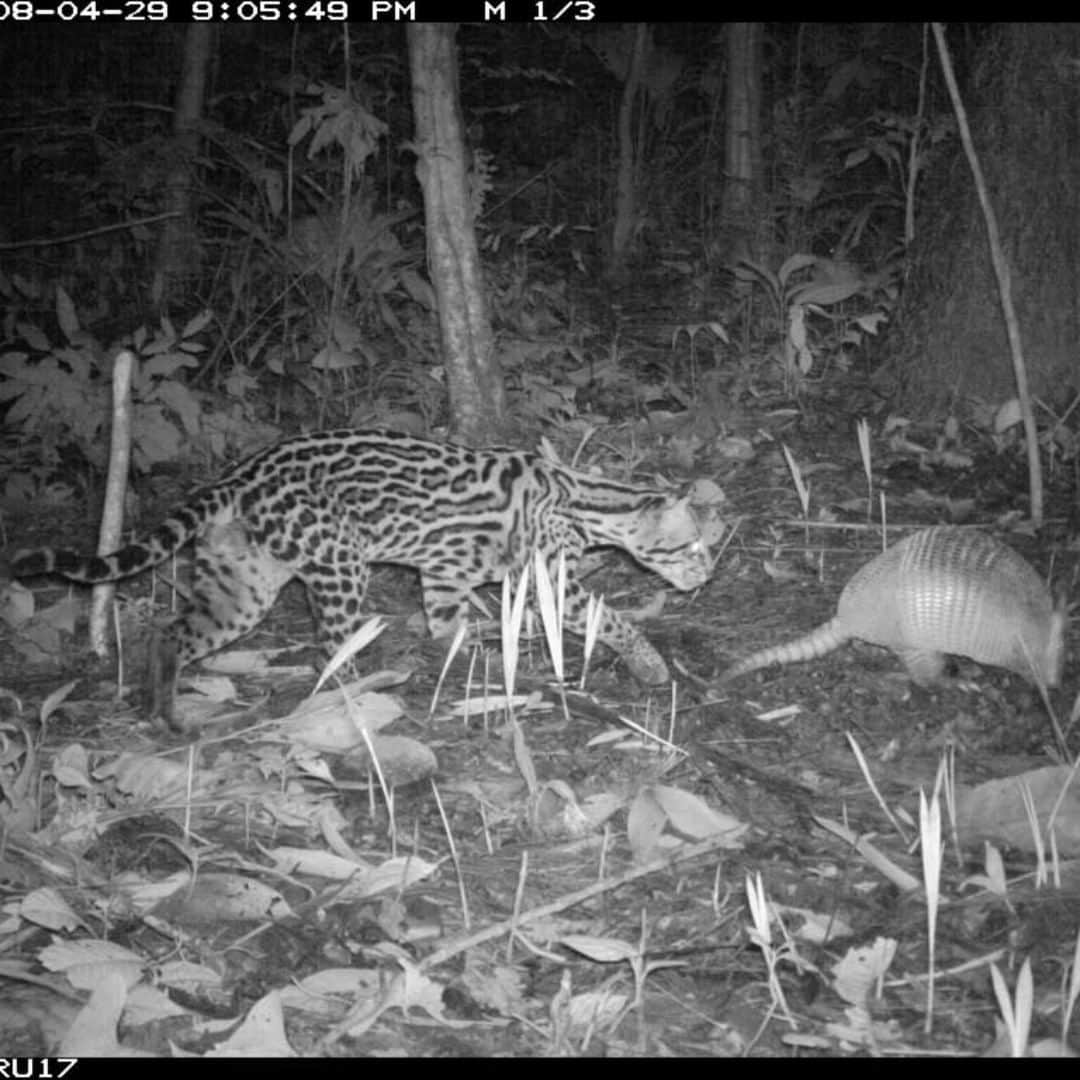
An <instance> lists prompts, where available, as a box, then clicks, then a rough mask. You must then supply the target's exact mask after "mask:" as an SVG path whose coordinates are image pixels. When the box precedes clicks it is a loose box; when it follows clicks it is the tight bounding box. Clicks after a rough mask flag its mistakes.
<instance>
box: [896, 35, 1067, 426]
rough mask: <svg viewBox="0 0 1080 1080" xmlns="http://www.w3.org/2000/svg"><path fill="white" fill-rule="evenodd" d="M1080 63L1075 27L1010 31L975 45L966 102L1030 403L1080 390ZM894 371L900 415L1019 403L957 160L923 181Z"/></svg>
mask: <svg viewBox="0 0 1080 1080" xmlns="http://www.w3.org/2000/svg"><path fill="white" fill-rule="evenodd" d="M1077 55H1080V26H1077V25H1076V24H1057V25H1049V24H1039V23H1010V24H1005V25H1002V26H1001V27H1000V28H999V29H996V30H995V31H994V32H993V33H992V34H991V35H990V36H988V37H987V39H986V40H985V42H984V43H983V45H982V47H981V50H980V54H979V58H978V61H977V63H976V65H975V68H974V75H973V78H972V79H971V80H970V81H969V84H968V85H966V86H961V93H962V94H963V95H964V96H965V100H966V102H967V108H968V114H969V116H970V117H971V123H972V133H973V138H974V142H975V150H976V152H977V153H978V155H979V157H980V160H981V162H982V166H983V170H984V172H985V174H986V178H987V184H988V186H989V189H990V199H991V202H992V204H993V206H994V210H995V213H996V215H997V218H998V223H999V225H1000V228H1001V236H1002V242H1003V246H1004V249H1005V256H1006V258H1007V259H1008V261H1009V265H1010V268H1011V271H1012V289H1013V297H1014V301H1015V304H1016V309H1017V314H1018V316H1019V321H1020V331H1021V335H1022V339H1023V344H1024V353H1025V356H1026V358H1027V361H1028V374H1029V379H1030V383H1031V389H1032V392H1033V393H1034V394H1035V395H1036V396H1038V397H1041V398H1043V399H1044V400H1047V401H1049V402H1051V403H1052V404H1053V405H1054V406H1055V407H1061V406H1063V405H1064V404H1067V399H1068V398H1069V397H1070V396H1071V395H1072V394H1073V393H1074V392H1075V391H1076V389H1077V388H1078V387H1080V368H1078V365H1077V359H1076V358H1077V342H1078V341H1080V290H1078V289H1077V285H1076V283H1077V280H1078V275H1080V82H1078V80H1077V79H1076V75H1075V65H1074V63H1073V61H1072V60H1071V59H1070V58H1071V57H1075V56H1077ZM918 194H919V197H920V202H921V205H922V207H923V212H922V214H921V215H920V217H919V219H918V222H917V230H916V236H915V242H914V245H913V247H912V251H911V256H912V258H911V265H912V271H911V274H910V276H909V279H908V285H907V288H906V290H905V293H904V301H903V305H902V308H901V312H900V317H899V319H898V323H897V329H896V331H895V333H894V335H893V338H892V345H893V348H892V350H891V357H890V365H889V367H888V368H887V369H886V372H887V373H888V374H889V375H890V376H892V378H893V379H894V381H895V383H896V385H897V387H898V389H899V395H898V397H897V400H896V404H897V405H898V406H899V408H900V409H901V410H903V411H904V412H907V413H908V414H914V413H916V412H919V413H923V414H925V413H926V412H932V413H944V412H945V411H947V410H948V411H952V410H955V409H957V408H960V409H961V410H962V409H963V403H964V402H965V401H974V400H976V399H977V400H979V401H982V402H1000V401H1002V400H1004V399H1007V398H1009V397H1011V396H1012V395H1013V394H1014V392H1015V384H1014V378H1013V371H1012V364H1011V360H1010V355H1009V345H1008V341H1007V339H1006V334H1005V324H1004V321H1003V318H1002V312H1001V304H1000V301H999V297H998V289H997V283H996V281H995V278H994V274H993V271H992V268H991V264H990V256H989V248H988V246H987V238H986V226H985V223H984V221H983V217H982V214H981V213H980V211H979V207H978V203H977V201H976V198H975V192H974V186H973V181H972V176H971V170H970V168H969V166H968V164H967V162H966V161H965V159H964V156H963V153H962V152H961V150H960V149H959V147H957V150H956V153H955V155H954V156H952V157H951V158H950V159H949V160H948V161H947V162H943V163H942V164H941V166H940V167H938V168H937V169H936V170H935V171H933V172H931V173H930V174H929V175H927V176H926V178H925V180H924V181H923V187H922V189H921V190H920V192H919V193H918Z"/></svg>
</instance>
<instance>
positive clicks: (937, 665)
mask: <svg viewBox="0 0 1080 1080" xmlns="http://www.w3.org/2000/svg"><path fill="white" fill-rule="evenodd" d="M1065 621H1066V613H1065V609H1064V607H1063V606H1055V605H1054V602H1053V600H1052V599H1051V596H1050V590H1049V589H1048V588H1047V586H1046V583H1045V582H1044V581H1043V579H1042V578H1041V577H1040V576H1039V575H1038V574H1037V573H1036V572H1035V570H1034V569H1033V568H1032V566H1031V565H1030V563H1028V562H1027V561H1026V560H1024V559H1023V558H1021V557H1020V556H1019V555H1018V554H1017V553H1016V552H1015V551H1013V549H1012V548H1010V547H1006V545H1005V544H1003V543H1001V541H999V540H995V539H994V538H993V537H992V536H988V535H987V534H986V533H980V532H974V531H970V530H966V529H958V528H954V527H950V526H945V525H942V526H937V527H935V528H931V529H923V530H922V531H921V532H917V533H914V534H913V535H911V536H908V537H906V538H905V539H903V540H901V541H900V542H899V543H897V544H894V545H893V546H892V547H890V548H888V549H887V550H885V551H883V552H882V553H881V554H880V555H878V556H877V558H875V559H871V561H870V562H868V563H867V564H866V565H865V566H864V567H862V569H860V570H859V571H858V572H857V573H856V574H855V576H854V577H853V578H852V579H851V580H850V581H849V582H848V583H847V585H846V586H845V587H844V591H843V592H842V593H841V594H840V602H839V604H838V605H837V608H836V615H835V616H834V617H833V618H832V619H830V620H829V621H828V622H827V623H824V624H823V625H822V626H819V627H818V628H817V629H816V630H812V631H811V632H810V633H809V634H806V635H805V636H804V637H801V638H798V639H797V640H795V641H791V642H788V643H787V644H786V645H777V646H774V647H773V648H771V649H763V650H761V651H760V652H756V653H754V654H753V655H752V656H748V657H746V659H745V660H740V661H739V662H738V663H736V664H734V665H733V666H732V667H730V668H728V670H727V671H726V672H725V673H724V675H723V678H724V679H725V680H726V679H731V678H734V677H735V676H737V675H743V674H745V673H746V672H748V671H756V670H758V669H759V668H763V667H768V666H769V665H770V664H790V663H794V662H797V661H801V660H812V659H814V658H816V657H819V656H824V655H825V654H826V653H829V652H832V651H833V650H834V649H837V648H839V647H840V646H841V645H843V644H844V643H845V642H848V641H850V640H851V639H852V638H860V639H861V640H863V641H868V642H870V643H871V644H874V645H884V646H886V647H887V648H889V649H891V650H892V651H893V652H895V653H896V654H897V656H899V658H900V659H901V660H902V661H903V663H904V666H905V667H906V668H907V670H908V674H909V675H910V676H911V678H912V679H913V680H914V681H915V682H917V683H924V684H925V683H930V682H933V681H934V680H935V679H937V678H939V677H940V675H941V673H942V671H943V669H944V666H945V654H946V653H955V654H957V655H959V656H967V657H970V658H971V659H972V660H977V661H979V663H982V664H993V665H996V666H997V667H1003V668H1006V669H1007V670H1009V671H1014V672H1016V673H1017V674H1019V675H1023V676H1024V677H1025V678H1027V679H1029V680H1031V681H1033V682H1036V683H1038V682H1042V683H1043V684H1045V685H1046V686H1057V684H1058V681H1059V679H1060V677H1061V665H1062V659H1063V648H1064V635H1065Z"/></svg>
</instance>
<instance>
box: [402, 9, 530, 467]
mask: <svg viewBox="0 0 1080 1080" xmlns="http://www.w3.org/2000/svg"><path fill="white" fill-rule="evenodd" d="M456 31H457V28H456V27H455V26H452V25H447V24H442V23H411V24H410V25H409V27H408V41H409V59H410V65H411V70H412V91H413V113H414V116H415V123H416V141H415V146H414V149H415V151H416V155H417V163H416V171H417V176H418V177H419V180H420V186H421V188H422V189H423V192H424V214H425V219H426V223H427V250H428V270H429V273H430V274H431V281H432V284H433V285H434V288H435V296H436V298H437V300H438V305H439V327H440V332H441V336H442V347H443V362H444V364H445V366H446V387H447V392H448V395H449V402H450V432H451V435H452V436H453V437H454V438H455V439H457V440H459V441H461V442H465V443H468V444H469V445H472V446H478V445H483V444H485V443H492V442H498V441H502V440H504V439H506V438H507V437H508V434H509V433H508V432H507V425H506V391H505V387H504V384H503V375H502V368H501V366H500V364H499V360H498V357H497V356H496V354H495V338H494V334H493V333H492V330H491V320H490V318H489V316H488V309H487V299H486V297H485V294H484V279H483V273H482V271H481V266H480V252H479V249H478V247H477V243H476V231H475V227H474V207H473V205H472V200H471V199H470V192H469V184H468V170H467V168H466V151H465V138H464V125H463V123H462V118H461V102H460V94H459V88H458V64H457V46H456V44H455V41H454V36H455V34H456Z"/></svg>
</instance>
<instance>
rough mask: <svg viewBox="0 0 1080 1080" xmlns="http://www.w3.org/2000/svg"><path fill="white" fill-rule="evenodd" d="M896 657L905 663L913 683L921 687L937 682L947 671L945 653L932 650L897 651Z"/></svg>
mask: <svg viewBox="0 0 1080 1080" xmlns="http://www.w3.org/2000/svg"><path fill="white" fill-rule="evenodd" d="M896 655H897V656H899V657H900V659H901V660H902V661H903V664H904V667H906V668H907V671H908V674H909V675H910V676H911V681H912V682H916V683H918V684H919V685H920V686H926V685H928V684H929V683H933V682H936V681H937V680H938V679H940V678H941V673H942V672H943V671H944V670H945V655H944V653H939V652H934V651H933V650H932V649H897V650H896Z"/></svg>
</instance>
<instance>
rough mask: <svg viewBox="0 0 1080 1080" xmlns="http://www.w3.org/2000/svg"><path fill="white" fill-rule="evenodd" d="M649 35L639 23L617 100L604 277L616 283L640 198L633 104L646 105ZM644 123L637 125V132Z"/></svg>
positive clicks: (622, 269)
mask: <svg viewBox="0 0 1080 1080" xmlns="http://www.w3.org/2000/svg"><path fill="white" fill-rule="evenodd" d="M651 45H652V37H651V35H650V32H649V28H648V26H646V25H645V23H638V25H637V28H636V32H635V34H634V44H633V47H632V49H631V51H630V57H629V61H630V62H629V64H628V65H627V69H626V78H625V80H624V82H623V92H622V100H621V102H620V103H619V121H618V132H617V135H618V164H617V165H616V171H615V207H614V209H615V215H614V218H613V220H612V223H611V250H610V254H609V257H608V266H607V276H608V278H609V279H611V280H612V281H615V282H618V281H620V280H621V279H622V277H623V275H624V274H625V272H626V259H627V256H628V255H629V253H630V249H631V247H632V246H633V242H634V232H635V223H636V221H637V218H638V207H639V203H640V201H641V197H640V193H639V187H640V181H641V172H642V170H641V156H640V155H641V153H642V151H643V147H642V146H640V145H639V143H640V141H641V140H640V139H635V137H634V134H635V132H634V106H635V103H636V104H637V105H638V106H639V107H640V108H641V109H644V108H646V94H645V90H644V88H643V86H642V80H643V78H644V73H645V68H646V66H647V65H648V61H649V51H650V48H651ZM644 126H645V125H643V124H642V125H639V128H638V130H639V132H640V131H642V130H643V129H644Z"/></svg>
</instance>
